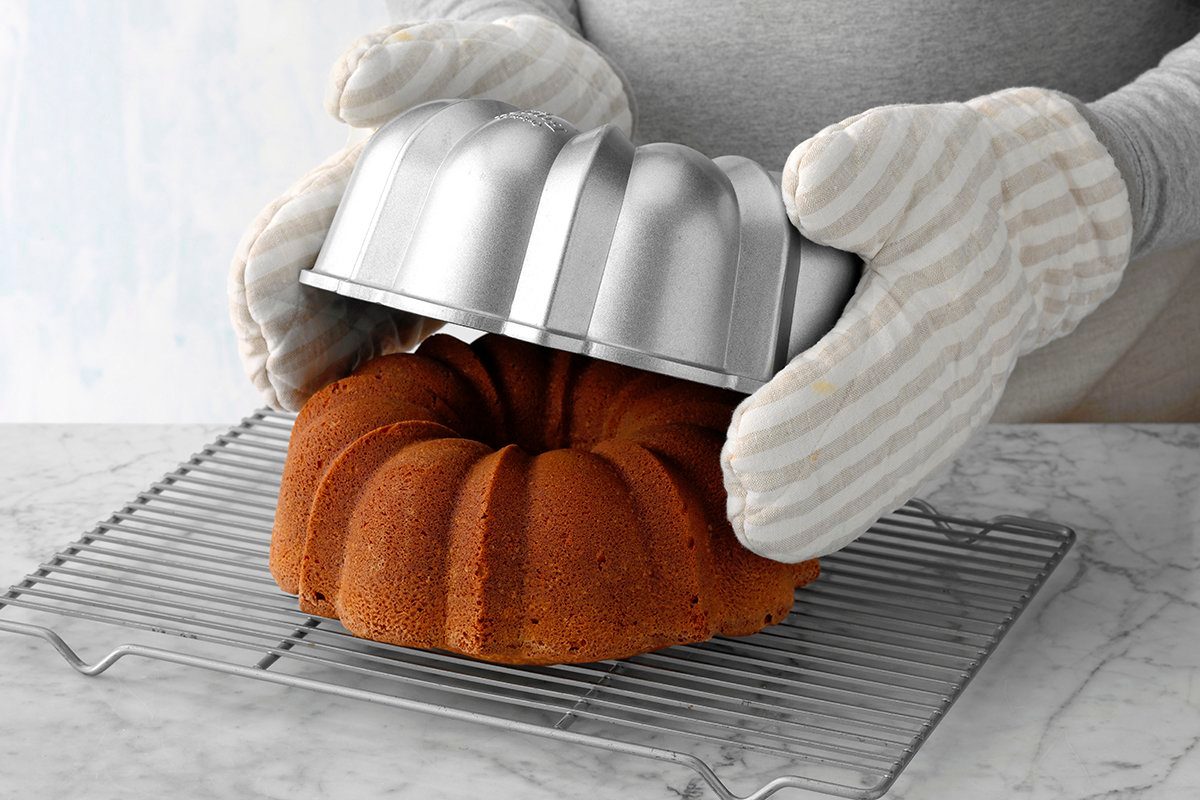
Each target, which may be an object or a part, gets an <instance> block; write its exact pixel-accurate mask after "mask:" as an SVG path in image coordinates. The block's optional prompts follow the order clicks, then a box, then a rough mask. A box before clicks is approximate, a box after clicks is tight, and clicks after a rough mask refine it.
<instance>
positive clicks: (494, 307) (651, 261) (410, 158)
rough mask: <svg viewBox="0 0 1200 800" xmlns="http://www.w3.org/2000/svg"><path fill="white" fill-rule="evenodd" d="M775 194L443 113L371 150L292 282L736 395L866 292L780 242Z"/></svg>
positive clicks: (614, 149) (595, 141)
mask: <svg viewBox="0 0 1200 800" xmlns="http://www.w3.org/2000/svg"><path fill="white" fill-rule="evenodd" d="M778 186H779V182H778V179H777V177H773V176H772V175H771V174H769V173H768V172H767V171H766V170H765V169H763V168H762V167H761V166H759V165H758V164H757V163H755V162H753V161H751V160H749V159H746V158H742V157H740V156H721V157H720V158H716V159H710V158H708V157H706V156H704V155H702V154H701V153H699V152H697V151H695V150H693V149H691V148H689V147H685V146H684V145H679V144H670V143H656V144H646V145H641V146H639V147H635V146H634V145H633V144H632V143H631V142H630V141H629V139H628V138H626V136H625V135H624V134H623V133H622V132H621V131H619V130H617V129H616V128H614V127H612V126H608V125H606V126H603V127H600V128H597V129H595V130H591V131H586V132H583V133H581V132H579V131H577V130H576V129H575V128H573V127H571V125H570V124H569V123H567V122H565V121H563V120H561V119H559V118H557V117H553V116H550V115H548V114H544V113H541V112H537V111H520V110H517V109H516V108H514V107H513V106H510V105H508V104H506V103H501V102H499V101H495V100H439V101H434V102H432V103H426V104H424V105H421V106H418V107H416V108H414V109H412V110H410V111H408V112H405V113H404V114H402V115H400V116H399V117H397V118H395V119H394V120H392V121H391V122H390V123H388V124H387V125H385V126H384V127H382V128H381V129H379V131H377V132H376V133H375V134H374V136H373V137H372V138H371V139H370V141H369V142H368V143H367V144H366V146H365V148H364V150H363V153H362V156H361V157H360V158H359V161H358V164H357V166H356V167H355V170H354V174H353V175H352V176H351V179H350V183H349V187H348V188H347V190H346V195H345V197H344V198H343V200H342V202H341V205H340V206H339V208H338V211H337V214H336V216H335V217H334V220H333V225H332V228H331V230H330V232H329V236H328V237H327V239H326V241H325V246H324V248H323V249H322V251H321V255H320V257H319V259H318V260H317V263H316V264H315V266H314V267H313V269H311V270H306V271H305V272H303V273H302V274H301V276H300V280H301V281H302V282H303V283H305V284H307V285H309V286H315V287H320V288H323V289H328V290H332V291H335V292H338V293H340V294H343V295H347V296H350V297H356V298H359V299H363V300H368V301H371V302H376V303H382V304H384V305H387V306H391V307H393V308H399V309H403V310H405V311H411V312H414V313H417V314H420V315H423V316H426V317H432V318H434V319H440V320H444V321H447V322H454V323H457V324H459V325H465V326H467V327H470V328H475V329H478V330H484V331H490V332H493V333H500V334H504V335H506V336H512V337H515V338H518V339H523V340H525V341H529V342H534V343H537V344H542V345H547V346H550V347H555V348H558V349H561V350H567V351H570V352H575V353H585V354H587V355H591V356H594V357H597V358H602V359H606V360H609V361H615V362H618V363H621V364H626V365H628V366H632V367H637V368H640V369H648V370H653V371H656V372H661V373H665V374H667V375H672V376H675V377H679V378H686V379H689V380H694V381H701V382H703V383H708V384H712V385H715V386H723V387H726V388H730V389H736V390H739V391H743V392H751V391H754V390H755V389H757V388H758V387H760V386H762V385H763V384H764V383H765V382H766V381H768V380H769V379H770V378H771V376H772V375H774V374H775V373H776V372H777V371H778V370H779V369H780V368H782V367H783V366H784V365H785V364H786V363H787V362H788V361H789V360H790V359H791V358H792V357H793V356H794V355H795V354H797V353H799V352H800V351H802V350H804V349H806V348H808V347H809V346H811V345H812V344H814V343H815V342H816V341H817V339H819V338H820V337H821V336H822V335H823V334H824V333H825V332H826V331H828V330H829V329H830V328H832V327H833V324H834V323H835V322H836V320H837V318H838V316H839V314H840V313H841V311H842V309H843V308H844V306H845V305H846V302H847V301H848V300H849V298H850V295H851V294H852V293H853V291H854V287H855V285H856V284H857V282H858V279H859V277H860V274H861V264H860V262H859V261H858V259H857V258H856V257H854V256H851V255H849V254H847V253H843V252H841V251H838V250H833V249H831V248H828V247H822V246H820V245H817V244H814V243H813V242H810V241H808V240H806V239H805V238H804V237H802V236H801V235H800V234H799V233H798V232H797V231H796V230H795V228H793V227H792V225H791V224H790V223H789V222H788V219H787V216H786V214H785V212H784V207H783V202H782V199H781V197H780V193H779V188H778Z"/></svg>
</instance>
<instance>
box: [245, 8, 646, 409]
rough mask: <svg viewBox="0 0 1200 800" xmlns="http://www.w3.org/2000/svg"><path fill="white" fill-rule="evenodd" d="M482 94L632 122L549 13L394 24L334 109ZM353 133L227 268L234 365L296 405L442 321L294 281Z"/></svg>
mask: <svg viewBox="0 0 1200 800" xmlns="http://www.w3.org/2000/svg"><path fill="white" fill-rule="evenodd" d="M445 97H464V98H465V97H487V98H492V99H497V100H503V101H505V102H508V103H512V104H513V105H517V106H522V107H529V108H538V109H540V110H542V111H546V112H548V113H551V114H556V115H558V116H560V117H563V118H564V119H566V120H568V121H570V122H572V123H574V124H575V125H577V126H579V127H581V128H590V127H595V126H597V125H600V124H603V123H612V124H615V125H618V126H620V127H622V128H623V129H624V130H625V131H626V132H627V133H628V132H629V130H630V128H631V127H632V124H633V119H632V115H631V112H630V103H629V100H628V98H627V97H626V96H625V93H624V90H623V88H622V85H621V80H620V77H619V76H618V75H617V74H616V73H615V72H614V71H613V69H612V68H611V67H610V66H609V65H608V62H607V61H605V59H604V58H603V57H602V56H600V55H599V53H597V52H596V51H595V50H594V49H593V48H592V47H591V46H590V45H588V44H587V43H586V42H584V41H583V40H582V39H580V38H578V37H577V36H575V35H573V34H571V33H569V32H568V31H566V30H565V29H563V28H561V27H560V26H559V25H557V24H556V23H554V22H551V21H549V20H547V19H544V18H542V17H538V16H533V15H521V16H516V17H510V18H506V19H502V20H498V21H497V22H495V23H481V22H449V21H434V22H422V23H416V24H412V25H399V26H395V25H394V26H389V27H388V28H385V29H383V30H381V31H378V32H376V33H374V34H371V35H369V36H366V37H363V38H362V39H360V40H359V41H358V42H356V43H355V44H354V45H353V46H352V47H351V49H350V50H349V52H347V53H346V54H345V55H344V56H343V57H342V58H341V59H340V60H339V61H338V63H337V64H336V65H335V67H334V70H333V76H332V86H331V89H330V92H329V95H328V103H329V106H330V110H331V111H332V112H333V113H334V114H335V116H337V117H338V118H339V119H342V120H344V121H345V122H347V123H349V124H350V125H352V126H356V127H360V128H365V129H372V128H374V127H375V126H378V125H381V124H383V123H384V122H387V121H388V120H389V119H391V118H392V117H393V116H395V115H396V114H398V113H400V112H401V111H404V110H406V109H408V108H411V107H412V106H414V105H417V104H420V103H423V102H426V101H428V100H435V99H439V98H445ZM361 147H362V145H361V143H360V144H358V145H355V146H352V147H347V148H345V149H343V150H341V151H339V152H337V153H335V154H334V155H333V156H332V157H331V158H330V159H328V160H327V161H326V162H325V163H323V164H321V165H319V166H318V167H317V168H316V169H314V170H312V171H311V172H309V173H308V174H307V175H305V176H304V177H303V178H302V179H301V180H300V181H299V182H297V183H296V184H295V185H294V186H292V187H291V188H290V189H289V190H288V191H287V192H285V193H284V194H283V195H281V196H280V197H278V198H276V199H275V200H274V201H272V202H271V204H270V205H268V206H267V207H266V208H265V209H264V210H263V211H262V212H261V213H260V214H259V215H258V217H257V218H256V219H255V220H254V222H253V223H252V224H251V226H250V228H249V229H248V230H247V231H246V233H245V235H244V236H243V237H242V241H241V244H240V245H239V246H238V249H237V251H236V253H235V255H234V258H233V263H232V265H231V268H230V272H229V283H228V293H229V306H230V317H231V319H232V321H233V327H234V330H235V332H236V333H237V338H238V349H239V352H240V353H241V356H242V363H243V365H244V367H245V369H246V372H247V374H248V375H249V376H250V379H251V381H252V382H253V383H254V385H255V387H256V388H257V389H258V390H259V392H260V393H261V394H262V397H263V400H264V402H266V403H267V404H268V405H270V406H272V407H275V408H286V409H291V410H296V409H299V408H300V406H302V405H303V404H304V401H305V400H307V399H308V397H309V396H311V395H312V393H313V392H315V391H316V390H317V389H319V388H320V387H322V386H324V385H325V384H326V383H328V382H330V381H331V380H335V379H337V378H339V377H341V376H343V375H345V374H347V373H349V372H350V371H352V370H353V369H354V368H355V367H356V366H357V365H358V364H360V363H361V362H362V361H364V360H366V359H369V358H372V357H374V356H376V355H380V354H383V353H389V352H397V351H401V350H408V349H411V348H412V347H413V346H415V345H416V344H417V342H419V341H420V340H421V339H422V338H423V337H424V336H426V335H428V334H429V333H430V332H432V331H433V330H434V329H436V328H437V327H438V324H437V323H435V322H432V321H430V320H424V319H421V318H418V317H414V316H412V315H409V314H405V313H403V312H399V311H393V310H389V309H385V308H382V307H379V306H374V305H369V304H366V303H362V302H359V301H355V300H351V299H348V298H343V297H340V296H338V295H335V294H332V293H329V292H325V291H322V290H318V289H313V288H311V287H307V286H303V285H301V284H300V283H299V274H300V271H301V270H304V269H308V268H309V267H311V266H312V265H313V264H314V263H316V259H317V255H318V254H319V253H320V250H321V245H322V243H323V242H324V241H325V235H326V234H327V232H328V230H329V225H330V223H331V222H332V220H333V215H334V212H335V211H336V210H337V206H338V203H340V202H341V198H342V195H343V194H344V192H345V189H346V184H347V182H348V181H349V179H350V173H351V172H352V171H353V169H354V163H355V161H356V160H357V158H358V154H359V152H360V151H361Z"/></svg>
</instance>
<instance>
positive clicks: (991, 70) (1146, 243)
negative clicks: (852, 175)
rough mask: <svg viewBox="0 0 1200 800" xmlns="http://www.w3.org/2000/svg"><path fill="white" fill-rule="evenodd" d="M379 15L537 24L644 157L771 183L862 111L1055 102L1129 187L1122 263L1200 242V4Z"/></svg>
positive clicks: (547, 5) (511, 6)
mask: <svg viewBox="0 0 1200 800" xmlns="http://www.w3.org/2000/svg"><path fill="white" fill-rule="evenodd" d="M389 8H390V11H391V14H392V16H393V18H395V19H406V20H413V19H429V18H434V17H449V18H473V19H489V20H490V19H495V18H497V17H500V16H504V15H507V14H516V13H540V14H543V15H545V16H548V17H550V18H552V19H555V20H557V21H559V22H561V23H562V24H563V25H565V26H566V27H568V28H570V29H572V30H574V31H575V32H577V33H579V34H581V35H583V36H584V37H585V38H587V39H588V40H589V41H590V42H592V43H593V44H594V45H596V47H597V48H598V49H599V50H600V51H601V52H602V53H604V54H605V55H606V56H608V57H609V58H610V59H611V60H612V62H613V63H614V64H616V65H617V66H618V67H619V68H620V69H621V71H623V72H624V75H625V78H626V79H627V81H628V85H629V86H630V88H631V90H632V94H633V96H634V100H635V102H636V105H637V111H638V113H637V131H636V138H637V140H638V141H639V142H644V141H675V142H681V143H683V144H687V145H690V146H692V147H695V148H696V149H698V150H700V151H702V152H704V153H706V154H708V155H710V156H717V155H722V154H725V153H736V154H739V155H744V156H748V157H750V158H753V159H755V160H757V161H759V162H760V163H762V164H764V165H765V166H767V167H768V168H770V169H780V168H782V166H783V163H784V161H785V159H786V158H787V155H788V153H789V152H790V151H791V150H792V148H793V147H795V145H796V144H798V143H799V142H801V141H803V140H804V139H806V138H808V137H809V136H811V135H812V134H813V133H816V132H817V131H818V130H820V129H821V128H823V127H825V126H826V125H829V124H831V123H833V122H837V121H838V120H840V119H843V118H845V117H848V116H851V115H852V114H856V113H858V112H860V111H863V110H866V109H868V108H871V107H872V106H878V105H883V104H886V103H902V102H903V103H929V102H941V101H947V100H966V99H968V98H970V97H974V96H976V95H980V94H985V93H987V92H992V91H996V90H998V89H1003V88H1006V87H1010V86H1030V85H1031V86H1042V87H1045V88H1049V89H1056V90H1059V91H1061V92H1064V93H1066V94H1068V95H1071V96H1072V97H1073V98H1077V99H1079V100H1080V101H1082V102H1083V103H1086V104H1088V105H1087V107H1085V108H1084V111H1085V115H1086V116H1087V117H1088V119H1089V121H1090V122H1091V124H1092V126H1093V128H1094V129H1095V130H1096V133H1097V136H1098V137H1099V138H1100V140H1101V141H1102V142H1103V143H1104V144H1105V145H1106V146H1107V147H1108V148H1109V151H1110V152H1111V153H1112V154H1113V157H1114V159H1115V160H1116V162H1117V166H1118V167H1119V168H1120V169H1121V171H1122V174H1123V175H1124V177H1125V179H1126V182H1127V184H1128V185H1129V189H1130V198H1131V204H1132V206H1133V212H1134V236H1135V245H1134V255H1135V256H1141V255H1144V254H1146V253H1148V252H1150V251H1153V250H1156V249H1162V248H1166V247H1171V246H1174V245H1178V244H1181V243H1184V242H1189V241H1194V240H1197V239H1200V37H1198V36H1197V33H1198V32H1200V0H1190V1H1189V0H1140V1H1139V2H1131V1H1130V0H1124V1H1123V0H1096V2H1089V3H1065V2H1052V3H1047V2H1045V0H1007V1H1006V2H1004V3H984V2H968V1H967V0H909V1H908V2H896V0H860V2H856V3H840V2H833V0H755V2H744V3H728V2H718V1H717V0H578V1H577V2H573V1H572V0H389ZM1172 51H1173V52H1172ZM1168 53H1170V55H1167V54H1168ZM1164 56H1165V58H1164Z"/></svg>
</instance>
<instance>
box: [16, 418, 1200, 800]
mask: <svg viewBox="0 0 1200 800" xmlns="http://www.w3.org/2000/svg"><path fill="white" fill-rule="evenodd" d="M224 427H225V426H208V425H154V426H151V425H146V426H136V425H91V426H89V425H7V426H0V586H7V585H8V584H10V583H15V582H17V581H18V580H19V579H20V578H21V577H22V576H23V575H24V574H25V573H26V572H28V571H30V570H32V569H33V568H34V567H36V566H37V564H38V563H39V562H41V561H43V560H44V559H45V558H47V557H48V556H49V555H51V554H52V553H53V552H54V551H55V550H57V549H59V548H60V547H61V546H62V545H63V544H65V543H66V542H68V541H70V540H72V539H74V538H75V537H76V536H77V535H78V534H79V533H81V532H82V531H84V530H87V529H90V528H91V527H92V526H93V524H94V523H95V522H96V521H97V520H99V519H101V518H102V517H105V516H107V514H108V513H109V512H110V511H111V510H112V509H113V508H116V507H118V506H120V505H121V504H123V503H124V502H126V501H127V500H128V499H129V498H131V497H132V496H133V495H134V494H136V493H137V492H138V491H140V490H142V489H144V488H145V487H146V485H147V484H149V483H150V482H151V481H153V480H155V479H157V478H158V477H160V476H161V475H162V474H163V473H164V472H166V471H168V470H169V469H171V468H173V467H174V466H175V464H176V463H177V462H179V461H180V460H182V459H183V458H185V457H186V456H187V455H188V454H190V453H192V452H194V451H196V450H197V449H199V447H200V446H201V445H202V444H203V443H204V442H207V441H208V440H210V439H211V438H212V437H213V436H214V435H216V434H217V433H218V432H219V431H220V430H223V429H224ZM924 494H925V495H926V496H927V497H928V498H929V499H930V500H931V501H933V502H934V503H935V504H937V505H938V506H940V507H942V508H943V509H946V510H953V511H954V512H955V513H959V514H962V515H970V516H976V517H981V518H985V517H990V516H992V515H995V514H1000V513H1014V514H1022V515H1027V516H1033V517H1039V518H1047V519H1053V520H1056V521H1060V522H1064V523H1066V524H1069V525H1072V526H1074V527H1075V529H1076V530H1077V532H1078V534H1079V538H1078V542H1077V544H1076V546H1075V547H1074V548H1073V550H1072V551H1071V553H1070V554H1069V556H1068V557H1067V559H1066V561H1065V563H1064V564H1063V565H1062V566H1061V567H1060V568H1059V570H1058V571H1057V572H1056V573H1055V575H1054V576H1053V577H1052V579H1051V581H1050V582H1049V583H1048V584H1047V586H1046V587H1045V588H1044V589H1043V591H1042V593H1041V594H1040V595H1039V596H1038V598H1037V599H1036V600H1035V601H1034V605H1033V606H1032V607H1031V608H1030V609H1029V611H1028V612H1027V613H1026V615H1025V616H1024V617H1022V618H1021V620H1019V622H1018V623H1017V625H1016V626H1015V628H1014V629H1013V631H1012V632H1011V633H1010V635H1009V636H1008V638H1007V639H1006V640H1005V642H1004V644H1003V645H1002V646H1001V647H1000V648H999V649H998V650H997V652H996V654H995V655H994V656H993V658H992V660H991V661H990V662H989V663H988V664H987V665H986V666H985V668H984V669H983V670H982V672H981V674H980V675H979V677H978V678H977V679H976V681H975V682H974V683H973V684H972V685H971V686H970V687H969V688H968V689H967V691H966V693H965V695H964V696H963V698H962V699H961V700H960V701H959V703H958V704H957V705H956V706H955V707H954V709H953V710H952V711H951V712H950V714H949V715H948V717H947V718H946V720H945V722H944V723H943V724H942V725H941V726H940V727H939V728H938V729H937V730H936V731H935V732H934V733H933V735H932V736H931V738H930V739H929V741H928V742H927V743H926V745H925V746H924V748H923V749H922V750H921V751H920V752H919V753H918V755H917V756H916V758H915V759H914V760H913V762H912V763H911V764H910V766H909V767H908V769H907V770H906V771H905V772H904V773H903V774H902V775H901V777H900V779H899V780H898V781H897V783H896V785H895V786H894V788H893V789H892V791H891V792H890V793H889V794H888V795H887V797H889V798H895V800H900V799H901V798H904V799H905V800H917V799H918V798H960V797H970V798H993V797H995V798H1000V797H1004V798H1009V797H1016V796H1020V797H1029V798H1055V799H1056V800H1060V799H1061V800H1066V799H1068V798H1080V799H1081V798H1097V797H1106V798H1110V797H1111V798H1118V797H1119V798H1128V797H1150V798H1175V797H1179V798H1195V797H1197V796H1200V426H1196V425H1190V426H1188V425H1183V426H1128V425H1111V426H1091V425H1081V426H994V427H989V428H987V429H986V430H985V431H984V432H983V433H982V434H981V435H980V436H979V437H978V438H977V439H976V440H975V442H974V443H973V444H972V445H971V446H970V447H969V448H968V449H967V450H966V451H965V452H964V454H963V455H962V456H961V457H960V458H959V459H958V461H957V462H956V463H955V464H954V465H953V467H952V468H951V469H950V470H949V471H947V472H946V473H945V474H943V475H942V476H940V477H939V478H938V479H937V480H935V481H933V482H932V483H931V485H930V487H928V490H927V491H926V492H925V493H924ZM0 613H2V612H0ZM105 631H106V635H107V638H105V639H98V640H97V641H95V642H81V643H78V644H79V645H80V647H79V649H80V650H81V653H82V655H83V656H84V657H85V658H91V659H95V658H98V657H99V656H101V655H103V654H104V653H105V652H107V650H108V649H110V648H111V647H112V645H114V644H116V643H118V642H119V638H117V639H114V638H113V637H114V636H116V637H120V635H121V634H120V632H119V631H117V632H114V629H105ZM72 644H76V643H75V642H72ZM299 691H300V690H290V689H287V688H284V687H280V686H274V685H270V684H265V683H258V682H254V681H246V680H242V679H238V678H234V677H227V676H222V675H219V674H216V673H208V672H204V671H198V670H189V669H187V668H184V667H179V666H175V665H171V664H163V663H157V662H148V661H129V662H127V663H126V662H123V663H121V664H119V665H117V666H116V667H114V668H113V669H112V670H111V671H109V672H108V673H106V674H105V675H103V676H102V677H99V678H94V679H90V678H85V677H83V676H81V675H78V674H77V673H76V672H75V671H74V670H72V669H70V667H68V666H67V664H66V663H65V662H63V661H62V659H61V658H60V657H59V656H58V655H57V654H56V653H55V652H54V651H53V650H52V649H51V648H50V647H49V646H48V645H47V644H46V643H45V642H42V641H38V640H34V639H32V638H27V637H22V636H15V635H12V634H8V633H0V732H2V733H3V735H2V736H0V797H17V796H20V797H55V798H73V797H83V796H88V797H109V796H122V797H132V798H141V797H146V798H159V797H165V796H182V797H222V798H228V797H237V798H249V797H272V798H275V797H278V798H289V800H290V799H291V798H297V797H354V798H374V797H420V798H442V797H447V798H475V797H488V798H510V797H511V798H522V800H541V799H542V798H547V799H548V798H555V799H556V800H557V798H563V797H582V796H585V795H586V796H587V797H588V798H589V800H608V799H609V798H613V799H614V800H615V798H622V799H623V800H624V798H651V799H653V798H680V797H683V798H703V797H713V796H714V795H713V794H712V793H711V791H709V790H708V789H707V787H706V786H705V785H704V783H703V782H702V781H701V780H700V779H699V778H698V777H697V776H696V775H694V774H693V773H692V772H691V771H689V770H687V769H686V768H683V767H675V766H671V765H664V764H661V763H658V762H653V761H646V760H643V759H639V758H635V757H632V756H623V755H617V754H612V753H607V752H601V751H595V750H592V749H587V748H579V747H572V746H568V745H566V744H564V743H559V742H550V741H544V740H541V739H535V738H532V737H524V736H518V735H512V734H506V733H504V732H501V731H495V730H491V729H485V728H481V727H478V726H472V725H470V724H467V723H462V722H457V721H453V720H446V719H439V718H432V717H428V716H425V715H420V714H415V713H409V712H405V711H400V710H393V709H386V708H382V707H375V706H369V705H366V704H363V703H355V702H352V701H347V700H341V699H338V698H333V697H326V696H316V695H312V694H310V693H304V694H303V695H302V696H303V697H304V701H305V702H304V703H303V704H301V703H298V702H296V699H297V697H298V696H300V695H299ZM735 788H739V787H738V786H737V785H736V784H735ZM747 788H753V787H747ZM809 796H812V797H816V795H809V794H807V793H804V792H798V791H796V792H790V793H789V792H787V791H784V792H781V793H779V794H778V795H776V797H778V798H781V800H783V799H785V798H792V797H797V798H799V797H809Z"/></svg>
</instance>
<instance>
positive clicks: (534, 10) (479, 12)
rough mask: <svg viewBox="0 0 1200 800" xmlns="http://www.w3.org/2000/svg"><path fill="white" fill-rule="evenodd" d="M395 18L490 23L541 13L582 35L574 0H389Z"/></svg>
mask: <svg viewBox="0 0 1200 800" xmlns="http://www.w3.org/2000/svg"><path fill="white" fill-rule="evenodd" d="M387 9H388V16H389V17H391V19H392V20H393V21H397V22H398V21H414V20H423V19H470V20H479V21H480V22H491V21H492V20H497V19H500V18H501V17H511V16H514V15H516V14H540V15H541V16H543V17H547V18H548V19H552V20H554V21H555V22H557V23H558V24H560V25H562V26H563V27H564V28H566V29H567V30H569V31H571V32H572V33H575V34H579V35H582V33H583V31H582V30H581V28H580V26H579V8H578V6H577V4H576V2H575V0H387Z"/></svg>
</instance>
